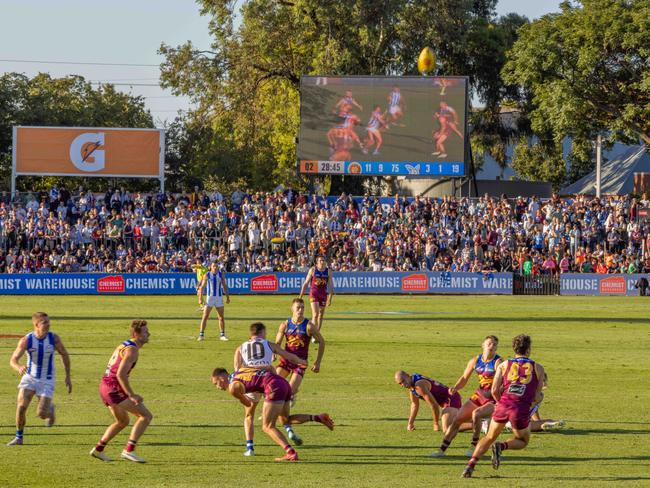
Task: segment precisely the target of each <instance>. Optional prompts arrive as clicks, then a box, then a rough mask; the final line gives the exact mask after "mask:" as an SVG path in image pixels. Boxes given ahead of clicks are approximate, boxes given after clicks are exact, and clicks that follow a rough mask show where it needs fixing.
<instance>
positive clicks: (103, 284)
mask: <svg viewBox="0 0 650 488" xmlns="http://www.w3.org/2000/svg"><path fill="white" fill-rule="evenodd" d="M124 288H125V287H124V278H122V277H121V276H119V275H117V276H104V277H103V278H99V279H98V280H97V292H98V293H124Z"/></svg>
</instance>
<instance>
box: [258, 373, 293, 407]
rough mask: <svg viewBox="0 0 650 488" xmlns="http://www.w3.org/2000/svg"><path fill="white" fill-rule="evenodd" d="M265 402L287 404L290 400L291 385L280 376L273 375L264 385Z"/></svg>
mask: <svg viewBox="0 0 650 488" xmlns="http://www.w3.org/2000/svg"><path fill="white" fill-rule="evenodd" d="M264 396H265V399H266V401H267V402H288V401H289V400H291V385H289V382H288V381H287V380H285V379H284V378H283V377H282V376H278V375H273V376H271V378H270V379H269V380H268V381H266V383H265V384H264Z"/></svg>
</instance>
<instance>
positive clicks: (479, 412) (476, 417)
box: [465, 403, 494, 457]
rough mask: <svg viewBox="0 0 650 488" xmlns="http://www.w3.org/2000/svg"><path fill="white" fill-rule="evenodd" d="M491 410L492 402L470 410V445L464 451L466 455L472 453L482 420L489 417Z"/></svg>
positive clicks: (492, 408) (477, 439)
mask: <svg viewBox="0 0 650 488" xmlns="http://www.w3.org/2000/svg"><path fill="white" fill-rule="evenodd" d="M492 412H494V404H493V403H488V404H486V405H483V406H482V407H478V408H477V409H476V410H474V411H473V412H472V447H470V448H469V449H468V450H467V452H466V453H465V455H466V456H467V457H472V454H474V449H475V448H476V445H477V444H478V441H479V439H480V438H481V426H482V425H483V420H484V419H489V418H490V416H491V415H492Z"/></svg>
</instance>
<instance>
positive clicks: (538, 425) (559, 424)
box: [530, 419, 566, 432]
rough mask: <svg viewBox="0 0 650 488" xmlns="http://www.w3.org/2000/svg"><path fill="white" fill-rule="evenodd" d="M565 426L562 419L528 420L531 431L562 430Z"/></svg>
mask: <svg viewBox="0 0 650 488" xmlns="http://www.w3.org/2000/svg"><path fill="white" fill-rule="evenodd" d="M565 427H566V422H565V421H564V420H553V419H541V420H531V421H530V431H531V432H542V431H552V430H562V429H564V428H565Z"/></svg>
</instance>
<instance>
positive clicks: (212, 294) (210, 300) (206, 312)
mask: <svg viewBox="0 0 650 488" xmlns="http://www.w3.org/2000/svg"><path fill="white" fill-rule="evenodd" d="M204 289H206V299H205V307H204V308H203V317H201V326H200V329H199V338H198V340H199V341H202V340H204V339H205V326H206V325H207V324H208V317H210V311H211V310H212V307H214V308H216V309H217V315H218V316H219V330H220V337H219V339H221V340H222V341H227V340H228V337H226V321H225V319H224V314H223V312H224V307H223V297H224V295H225V296H226V303H230V294H229V293H228V285H227V284H226V273H225V271H223V270H221V269H219V265H218V264H217V262H216V261H215V262H213V263H212V264H210V271H208V272H207V273H206V274H205V276H204V277H203V279H202V280H201V283H199V303H201V300H202V298H203V290H204Z"/></svg>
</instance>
